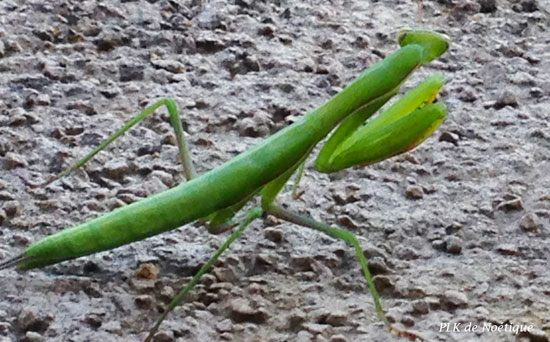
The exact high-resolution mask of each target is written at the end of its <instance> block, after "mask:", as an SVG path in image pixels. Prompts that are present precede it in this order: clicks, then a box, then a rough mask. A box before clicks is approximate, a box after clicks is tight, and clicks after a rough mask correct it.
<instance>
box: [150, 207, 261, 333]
mask: <svg viewBox="0 0 550 342" xmlns="http://www.w3.org/2000/svg"><path fill="white" fill-rule="evenodd" d="M262 213H263V210H262V208H260V207H256V208H254V209H252V210H250V211H249V212H248V213H247V215H246V217H245V219H244V220H243V221H242V222H241V224H240V225H239V227H238V228H237V229H235V230H234V231H233V233H231V235H230V236H229V238H228V239H227V240H226V241H225V242H224V244H223V245H221V246H220V247H219V248H218V249H217V250H216V252H215V253H214V255H212V256H211V257H210V259H208V261H207V262H206V263H205V264H204V265H203V266H202V267H201V268H200V270H199V271H198V272H197V273H196V274H195V275H194V276H193V278H191V280H190V281H189V282H188V283H187V284H186V285H185V286H184V287H183V289H181V290H180V292H179V293H178V294H177V295H176V296H175V297H174V298H173V299H172V301H171V302H170V304H168V307H167V308H166V310H165V311H164V313H163V314H162V316H160V317H159V319H158V320H157V321H156V322H155V325H154V326H153V328H151V330H149V334H148V335H147V337H146V338H145V341H144V342H150V341H152V339H153V337H154V335H155V334H156V332H157V331H158V328H159V327H160V325H161V324H162V322H163V321H164V319H165V318H166V316H168V314H169V313H170V312H171V311H172V310H174V308H175V307H177V306H178V305H179V304H180V303H181V301H182V300H183V298H184V296H185V295H186V294H187V293H188V292H189V291H191V290H192V289H193V287H194V286H195V285H196V284H197V282H198V281H199V279H200V277H201V276H202V275H203V274H204V273H206V272H208V270H209V269H210V268H211V267H212V265H214V263H215V262H216V260H218V258H219V257H220V256H221V255H222V254H223V252H225V250H226V249H228V248H229V246H230V245H231V244H232V243H233V242H234V241H235V240H237V239H238V238H239V237H240V236H241V235H242V234H243V232H244V231H245V229H246V228H247V227H248V226H249V225H250V224H251V223H252V221H254V220H255V219H257V218H258V217H260V216H261V215H262Z"/></svg>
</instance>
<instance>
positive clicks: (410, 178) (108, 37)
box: [0, 0, 550, 342]
mask: <svg viewBox="0 0 550 342" xmlns="http://www.w3.org/2000/svg"><path fill="white" fill-rule="evenodd" d="M549 12H550V3H549V2H548V0H517V1H516V0H514V1H512V0H480V1H473V0H470V1H458V0H448V1H436V2H435V1H434V2H432V1H423V10H422V18H419V16H418V15H417V1H412V0H406V1H402V0H400V1H386V0H385V1H360V0H356V1H352V0H346V1H340V0H335V1H290V0H278V1H260V0H256V1H255V0H231V1H200V0H192V1H189V0H170V1H169V0H158V1H157V0H148V1H145V0H134V1H132V0H126V1H117V0H105V1H89V0H84V1H76V0H56V1H53V0H50V1H44V0H28V1H25V0H2V1H1V2H0V225H1V230H0V259H4V258H7V257H10V256H14V255H16V254H18V253H20V252H21V251H23V249H24V248H25V246H27V245H29V244H30V243H32V242H33V241H37V240H39V239H41V238H43V237H44V236H46V235H48V234H51V233H54V232H58V231H59V230H61V229H62V228H64V227H69V226H73V225H76V224H77V223H79V222H82V221H85V220H87V219H90V218H92V217H95V216H97V215H100V214H101V213H105V212H108V211H110V210H112V209H114V208H117V207H120V206H123V205H125V204H127V203H131V202H134V201H136V200H139V199H140V198H144V197H147V196H149V195H151V194H153V193H156V192H159V191H162V190H165V189H168V188H170V187H173V186H174V185H175V184H178V183H179V182H182V181H183V177H182V173H181V166H180V164H179V162H178V156H177V148H176V146H175V144H174V137H173V134H172V130H171V127H170V124H169V120H168V116H167V114H166V113H165V112H163V111H162V110H161V111H160V113H159V114H156V115H153V116H152V117H150V118H148V119H147V120H145V122H144V123H143V124H141V125H140V126H138V127H137V128H135V129H133V130H132V131H131V132H130V133H128V134H127V135H126V136H125V137H124V138H122V139H120V140H118V141H116V142H115V143H114V144H113V145H112V147H109V148H108V149H106V150H105V151H104V152H101V153H100V154H99V155H98V156H97V157H96V158H95V159H93V160H92V161H90V162H89V163H88V164H87V165H86V166H85V167H84V168H83V169H82V170H80V171H77V172H74V173H72V174H71V175H69V176H67V177H65V178H63V179H62V180H60V181H57V182H55V183H53V184H51V185H49V186H47V187H45V188H38V189H31V188H28V187H26V186H25V184H24V183H23V182H22V180H21V179H20V177H24V178H25V179H28V180H29V181H31V182H40V181H44V180H46V179H48V177H50V176H51V175H53V174H55V173H57V172H59V171H61V170H62V169H63V168H64V167H67V166H68V165H70V164H71V163H72V162H74V161H75V160H77V159H78V158H79V157H81V156H83V155H84V154H86V153H87V152H88V151H90V150H91V148H92V147H93V146H95V145H97V144H98V143H99V142H100V141H101V140H102V139H105V138H106V137H107V136H109V134H110V133H112V132H113V131H114V130H115V129H116V128H117V127H119V126H121V125H122V124H123V122H125V121H127V120H129V119H130V118H131V117H132V116H133V115H135V113H137V112H138V111H139V110H140V109H141V108H144V106H146V105H147V104H151V103H153V101H155V100H156V99H159V98H162V97H166V96H170V97H173V98H174V99H176V101H177V103H178V105H179V106H180V108H181V111H182V114H183V122H184V128H185V131H186V132H187V133H188V137H189V138H188V139H189V144H190V147H191V150H192V155H193V158H194V160H195V161H196V162H197V165H198V171H199V172H201V173H202V172H205V171H206V170H210V169H212V168H215V167H216V166H218V165H220V164H222V163H223V162H225V161H227V160H229V159H231V158H232V157H234V156H235V155H236V154H238V153H240V152H242V151H244V150H246V149H247V148H249V147H250V146H252V145H254V144H255V143H257V142H259V141H261V140H262V139H263V138H264V137H266V136H268V135H270V134H272V133H274V132H276V131H277V130H279V129H281V128H282V127H285V126H287V125H289V124H291V123H292V122H294V121H295V120H296V119H297V118H299V117H300V116H302V115H303V114H304V113H306V112H307V111H308V110H311V109H313V108H315V107H316V106H319V105H321V104H322V103H324V102H325V101H326V100H327V99H329V98H330V97H331V96H332V95H334V94H335V93H337V92H338V91H339V90H340V89H342V88H343V87H344V86H345V85H346V84H347V83H349V82H350V81H351V80H353V79H354V77H356V76H357V75H358V74H359V73H360V72H361V71H362V70H363V69H364V68H366V67H367V66H369V65H371V64H372V63H374V62H376V61H378V60H380V59H381V58H382V57H383V56H384V55H386V54H388V53H390V52H392V51H394V50H395V49H396V43H395V41H394V34H395V32H396V31H397V30H398V29H399V28H401V27H403V26H424V27H428V28H432V29H437V30H439V31H441V32H445V33H447V34H448V35H449V36H450V37H451V38H452V40H453V45H452V47H451V49H450V50H449V51H448V52H447V53H446V54H445V55H444V56H443V57H442V58H439V59H438V60H437V61H434V62H433V63H431V64H430V65H429V66H428V67H426V68H424V69H422V70H421V71H419V72H418V73H416V74H415V75H414V76H413V77H412V79H411V80H410V81H409V82H408V83H407V84H406V85H405V86H404V88H410V87H411V86H412V85H414V84H416V83H418V82H419V81H420V80H421V79H423V78H424V77H426V76H427V75H429V74H430V73H433V72H436V71H437V72H441V73H443V74H445V77H446V79H447V84H446V86H445V88H444V91H443V92H442V95H441V100H443V101H445V102H446V103H447V105H448V107H449V109H450V115H449V118H448V119H447V121H446V122H445V123H444V124H443V125H442V126H441V128H440V129H439V130H438V131H437V132H436V133H435V134H434V135H433V137H431V138H430V139H428V140H427V141H426V142H425V143H424V144H423V145H421V146H420V147H419V148H417V149H416V150H414V151H412V152H410V153H407V154H405V155H401V156H398V157H396V158H393V159H391V160H387V161H384V162H382V163H379V164H377V165H375V166H371V167H368V168H354V169H350V170H347V171H343V172H339V173H336V174H333V175H324V174H320V173H317V172H315V171H314V170H313V167H312V165H311V161H309V163H308V165H307V168H306V174H305V177H304V179H303V182H302V189H303V190H304V194H303V195H302V196H301V197H300V198H299V199H298V200H293V199H292V198H291V196H290V195H289V194H288V191H286V190H285V193H284V194H283V195H281V196H280V198H279V202H280V203H283V204H284V205H286V206H288V207H291V208H293V210H295V211H298V212H301V213H303V214H308V215H311V216H313V217H314V218H317V219H320V220H323V221H325V222H328V223H334V224H339V225H341V226H344V227H346V228H348V229H350V230H352V231H353V232H354V233H355V234H357V235H358V236H359V237H360V239H361V243H362V245H363V248H364V251H365V255H366V256H367V257H369V258H370V266H371V269H372V271H373V273H374V274H376V275H377V278H376V283H377V285H378V288H379V290H380V292H381V294H382V301H383V304H384V306H385V308H386V309H387V312H388V316H389V317H390V319H391V320H392V321H394V322H395V325H396V326H398V327H401V328H406V329H409V330H411V331H415V332H418V333H419V334H421V335H422V336H424V337H425V338H426V340H428V341H523V342H527V341H532V342H535V341H536V342H544V341H548V340H549V336H550V291H549V289H550V274H549V267H548V265H549V262H550V241H549V240H550V238H549V237H550V234H549V233H550V232H549V229H550V190H549V189H550V177H549V176H548V172H550V152H549V151H550V150H549V149H550V131H549V120H550V44H549V43H550V34H549V29H548V27H549V25H550V14H549ZM449 13H450V14H449ZM419 20H422V21H423V22H422V23H421V24H419V22H418V21H419ZM224 238H225V235H221V236H212V235H209V234H207V232H206V230H205V229H204V227H201V226H200V225H187V226H185V227H182V228H180V229H177V230H175V231H173V232H169V233H165V234H162V235H159V236H156V237H153V238H150V239H148V240H146V241H142V242H138V243H134V244H131V245H128V246H125V247H121V248H118V249H116V250H114V251H109V252H103V253H100V254H97V255H93V256H89V257H84V258H80V259H77V260H73V261H69V262H64V263H61V264H59V265H55V266H50V267H45V268H43V269H38V270H33V271H28V272H21V271H16V270H13V269H10V270H3V271H0V341H1V342H7V341H74V342H83V341H106V342H107V341H140V340H142V339H143V338H144V336H145V332H146V331H147V329H148V328H149V327H150V326H151V324H152V322H153V320H154V319H155V318H157V317H158V314H159V312H160V311H161V310H162V307H163V306H164V305H165V304H166V303H167V301H168V300H169V299H170V298H171V297H172V296H173V295H174V293H175V292H176V291H177V290H178V289H179V288H180V286H181V285H182V284H183V283H184V282H185V281H186V280H188V279H189V277H190V276H191V275H192V274H193V273H194V272H195V271H196V270H197V269H198V268H199V267H200V265H201V264H202V263H204V262H205V260H207V258H208V257H209V256H210V255H211V254H212V253H213V251H214V250H215V248H216V247H217V246H219V245H220V244H221V243H222V242H223V241H224ZM442 323H449V324H450V328H449V329H450V330H452V329H453V328H454V324H455V323H460V325H458V326H457V327H458V328H459V330H460V331H459V332H449V331H447V330H446V329H443V331H442V329H441V324H442ZM468 324H471V326H473V325H478V326H479V328H478V330H477V331H474V332H469V331H467V330H468V329H467V326H468ZM519 325H523V326H529V325H531V326H532V329H530V331H528V332H522V333H518V334H515V333H514V332H513V331H512V332H510V331H504V330H505V329H506V327H507V326H508V327H514V326H519ZM489 326H494V327H493V328H492V329H497V331H492V332H491V331H487V330H486V328H487V327H489ZM498 326H500V327H501V330H502V331H500V332H499V331H498ZM482 328H485V329H482ZM393 340H398V338H397V337H394V336H392V335H390V334H389V333H388V332H387V330H386V329H385V328H384V327H383V325H382V323H381V321H380V319H379V318H378V317H377V316H376V312H375V310H374V308H373V305H372V299H371V296H370V294H369V293H368V290H367V288H366V286H365V284H364V280H363V278H362V276H361V273H360V268H359V266H358V264H357V262H356V260H355V258H354V254H353V251H352V249H351V248H350V247H349V246H348V245H346V244H344V243H343V242H340V241H336V240H334V239H332V238H328V237H326V236H323V235H320V234H318V233H316V232H313V231H309V230H307V229H305V228H300V227H297V226H295V225H292V224H288V223H283V222H280V221H278V220H276V219H273V218H271V217H267V218H265V219H263V220H258V221H256V222H255V223H254V224H253V225H252V226H251V228H250V229H249V230H248V231H247V232H246V234H245V235H244V236H243V237H242V238H241V239H240V240H239V241H237V242H236V243H235V244H234V245H233V246H232V248H231V251H230V252H228V253H227V254H225V255H224V256H223V258H222V260H221V261H220V262H218V264H217V265H216V267H215V268H214V270H213V271H212V272H211V273H210V274H209V275H207V276H205V277H204V278H203V280H202V281H201V283H200V285H199V286H198V287H197V289H196V290H195V291H194V292H193V294H192V295H190V296H189V298H188V300H187V302H186V304H184V305H182V306H181V307H179V308H178V309H177V310H176V311H175V312H174V313H173V314H171V315H170V316H169V318H168V319H167V320H166V322H165V323H164V324H163V325H162V327H161V330H160V332H159V333H158V334H157V335H156V337H155V341H156V342H165V341H166V342H170V341H243V342H244V341H247V342H248V341H250V342H252V341H254V342H256V341H296V342H305V341H316V342H325V341H330V342H346V341H347V342H352V341H393ZM402 340H405V339H402Z"/></svg>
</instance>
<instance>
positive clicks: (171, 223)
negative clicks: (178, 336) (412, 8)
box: [0, 29, 450, 342]
mask: <svg viewBox="0 0 550 342" xmlns="http://www.w3.org/2000/svg"><path fill="white" fill-rule="evenodd" d="M397 40H398V42H399V44H400V45H401V48H400V49H399V50H397V51H396V52H394V53H392V54H390V55H388V56H387V57H386V58H384V59H383V60H382V61H380V62H378V63H377V64H375V65H373V66H371V67H370V68H368V69H366V70H365V71H364V72H363V73H361V75H359V77H358V78H357V79H356V80H355V81H353V82H352V83H351V84H350V85H348V86H347V87H346V88H345V89H343V90H342V91H341V92H340V93H338V94H337V95H335V96H334V97H333V98H332V99H330V100H329V101H328V102H326V103H325V104H324V105H322V106H321V107H319V108H317V109H315V110H312V111H310V112H309V113H308V114H306V115H305V116H303V117H302V118H301V119H300V120H299V121H297V122H295V123H293V124H292V125H290V126H288V127H286V128H284V129H282V130H280V131H279V132H277V133H275V134H274V135H272V136H270V137H268V138H267V139H265V140H263V141H262V142H260V143H258V144H257V145H256V146H254V147H252V148H250V149H249V150H247V151H245V152H243V153H241V154H239V155H238V156H236V157H234V158H233V159H231V160H229V161H228V162H226V163H225V164H222V165H220V166H219V167H217V168H215V169H213V170H211V171H209V172H207V173H204V174H202V175H197V173H196V171H195V168H194V165H193V162H192V161H191V158H190V153H189V149H188V146H187V143H186V141H185V138H184V132H183V128H182V123H181V120H180V115H179V110H178V108H177V105H176V103H175V101H174V100H172V99H161V100H159V101H157V102H156V103H154V104H152V105H150V106H148V107H147V108H145V109H144V110H143V111H142V112H141V113H139V114H138V115H137V116H136V117H135V118H134V119H132V120H131V121H129V122H128V123H127V124H125V125H124V126H123V127H122V128H120V129H119V130H118V131H116V132H115V133H114V134H113V135H112V136H111V137H109V138H108V139H107V140H105V141H104V142H102V143H101V144H100V145H99V146H98V147H96V148H95V149H94V150H93V151H92V152H90V153H89V154H88V155H86V156H85V157H84V158H82V159H80V160H79V161H78V162H76V163H75V164H74V165H73V166H71V167H69V168H68V169H66V170H65V171H63V172H61V173H60V174H58V175H56V176H54V177H52V178H50V179H49V180H48V181H47V182H45V183H44V184H41V186H44V185H47V184H49V183H51V182H53V181H55V180H57V179H59V178H60V177H63V176H65V175H67V174H68V173H70V172H72V171H74V170H76V169H78V168H79V167H81V166H82V165H84V164H85V163H86V162H87V161H88V160H90V159H91V158H92V157H93V156H94V155H95V154H97V153H98V152H99V151H101V150H102V149H104V148H105V147H106V146H107V145H109V144H110V143H111V142H113V141H114V140H115V139H117V138H118V137H120V136H121V135H122V134H124V133H125V132H126V131H128V130H129V129H130V128H132V127H133V126H134V125H135V124H137V123H138V122H140V121H142V120H143V119H144V118H145V117H147V116H148V115H150V114H152V113H153V112H155V111H156V110H157V109H158V108H160V107H163V106H164V107H166V109H167V110H168V113H169V115H170V120H171V123H172V125H173V126H174V129H175V133H176V138H177V145H178V147H179V151H180V158H181V160H182V163H183V169H184V173H185V176H186V178H187V181H186V182H184V183H181V184H180V185H178V186H176V187H174V188H172V189H169V190H166V191H164V192H161V193H158V194H155V195H153V196H151V197H149V198H145V199H142V200H140V201H137V202H134V203H132V204H129V205H126V206H123V207H121V208H118V209H116V210H113V211H112V212H110V213H107V214H105V215H103V216H99V217H97V218H95V219H92V220H90V221H87V222H84V223H82V224H79V225H77V226H75V227H72V228H68V229H65V230H62V231H60V232H59V233H56V234H53V235H51V236H48V237H46V238H44V239H42V240H40V241H38V242H35V243H34V244H32V245H30V246H29V247H28V248H27V249H26V250H25V251H24V252H23V253H22V254H21V255H18V256H16V257H14V258H11V259H9V260H6V261H4V262H2V263H0V269H4V268H7V267H11V266H16V267H17V268H19V269H22V270H27V269H33V268H38V267H43V266H46V265H52V264H56V263H59V262H62V261H64V260H70V259H74V258H78V257H81V256H85V255H89V254H93V253H97V252H101V251H105V250H110V249H113V248H116V247H119V246H122V245H125V244H128V243H131V242H134V241H139V240H142V239H145V238H147V237H150V236H153V235H156V234H160V233H162V232H165V231H168V230H172V229H175V228H178V227H181V226H183V225H185V224H187V223H190V222H193V221H197V220H199V221H201V222H204V223H206V224H207V226H208V230H209V231H210V232H212V233H221V232H225V231H229V230H232V233H231V234H230V236H229V237H228V239H227V240H226V241H225V243H223V245H222V246H221V247H219V248H218V249H217V251H216V252H215V254H214V255H213V256H212V257H211V258H210V259H209V260H208V261H207V262H206V263H205V264H204V265H203V266H202V267H201V269H200V270H199V271H198V272H197V274H196V275H195V276H194V277H193V278H192V279H191V280H190V282H189V283H187V284H186V286H185V287H184V288H183V289H182V290H181V291H180V292H179V293H178V295H177V296H176V297H174V299H173V300H172V301H171V302H170V304H169V305H168V307H167V308H166V310H165V311H164V313H163V314H162V316H161V317H160V318H159V319H158V320H157V321H156V323H155V325H154V326H153V328H151V330H150V331H149V334H148V336H147V337H146V339H145V342H149V341H151V340H152V338H153V336H154V335H155V333H156V332H157V330H158V328H159V327H160V325H161V323H162V322H163V320H164V319H165V318H166V316H167V315H168V314H169V313H170V311H172V310H173V309H174V308H175V307H176V306H177V305H178V304H179V303H180V302H181V301H182V299H183V297H184V296H185V294H187V293H188V292H189V291H190V290H191V289H192V288H193V287H194V286H195V285H196V284H197V282H198V281H199V279H200V277H201V276H202V275H203V274H204V273H206V272H207V271H208V270H209V268H210V267H211V266H212V265H213V264H214V263H215V261H216V260H217V259H218V258H219V256H220V255H221V254H223V253H224V252H225V251H226V249H227V248H228V247H229V246H230V245H231V243H233V242H234V241H235V240H236V239H237V238H238V237H239V236H241V235H242V234H243V232H244V230H245V229H246V228H247V227H248V226H249V225H250V224H251V223H252V222H253V221H254V220H256V219H258V218H260V217H261V216H262V215H272V216H274V217H277V218H279V219H282V220H285V221H288V222H291V223H294V224H297V225H301V226H304V227H308V228H311V229H314V230H317V231H320V232H322V233H325V234H327V235H329V236H331V237H333V238H337V239H341V240H344V241H346V242H347V243H349V244H351V245H352V246H353V248H354V250H355V253H356V256H357V258H358V260H359V263H360V265H361V268H362V271H363V275H364V277H365V280H366V283H367V285H368V288H369V290H370V293H371V295H372V297H373V300H374V305H375V308H376V311H377V313H378V315H379V316H380V318H381V320H382V321H383V322H384V324H385V326H386V327H387V328H388V329H389V330H390V331H391V332H393V333H396V334H397V335H399V336H405V337H409V338H411V339H417V338H420V337H419V336H418V335H416V334H414V333H410V332H407V331H402V330H399V329H397V328H395V327H393V326H392V325H391V324H390V322H389V321H388V319H387V318H386V315H385V313H384V310H383V308H382V304H381V302H380V298H379V295H378V293H377V291H376V288H375V286H374V282H373V279H372V276H371V274H370V272H369V269H368V266H367V260H366V258H365V256H364V255H363V251H362V249H361V246H360V244H359V242H358V240H357V239H356V238H355V236H354V235H353V234H351V233H350V232H349V231H346V230H344V229H341V228H338V227H335V226H330V225H328V224H325V223H322V222H318V221H315V220H313V219H312V218H309V217H306V216H303V215H300V214H297V213H294V212H292V211H290V210H287V209H285V208H283V207H281V206H279V205H277V204H276V203H275V199H276V197H277V195H278V194H279V193H280V192H281V190H282V189H283V187H284V185H285V184H286V183H287V182H288V180H289V179H290V177H291V176H292V175H293V174H295V173H297V180H296V183H297V182H299V179H300V177H301V174H302V172H303V165H304V163H305V161H306V159H307V157H308V156H309V155H310V154H311V153H312V151H313V149H314V148H315V146H316V145H317V144H318V143H319V142H321V141H322V140H323V139H325V137H326V136H327V135H329V134H330V133H331V132H332V131H334V133H333V134H332V135H331V137H330V138H329V139H328V141H327V142H326V143H325V145H324V146H323V147H322V148H321V151H320V153H319V155H318V157H317V159H316V161H315V169H316V170H317V171H319V172H323V173H332V172H336V171H339V170H342V169H346V168H349V167H353V166H356V165H369V164H373V163H376V162H379V161H381V160H384V159H387V158H389V157H392V156H395V155H397V154H400V153H403V152H406V151H409V150H411V149H413V148H415V147H416V146H418V145H419V144H420V143H422V142H423V141H424V140H425V139H426V138H428V137H429V136H430V135H431V134H432V133H433V132H434V131H435V130H436V129H437V127H439V125H440V124H441V123H442V122H443V121H444V119H445V118H446V116H447V109H446V107H445V105H444V104H443V103H438V102H435V99H436V96H437V94H438V91H439V89H440V88H441V87H442V86H443V83H444V80H443V77H442V76H441V75H433V76H431V77H429V78H427V79H426V80H425V81H423V82H422V83H421V84H419V85H418V86H417V87H416V88H414V89H412V90H411V91H409V92H408V93H406V94H405V95H403V97H402V98H401V99H400V100H398V101H397V102H395V103H394V104H393V105H392V106H391V107H389V108H388V109H387V110H385V111H384V112H383V113H381V114H380V115H379V116H377V117H376V118H375V119H373V120H370V121H368V122H367V123H365V122H366V121H367V119H369V118H370V117H371V116H372V115H373V114H374V113H376V112H377V111H378V110H379V109H380V108H381V107H382V106H383V105H384V104H385V103H386V102H387V101H388V100H390V99H391V98H392V97H393V96H394V95H396V94H397V93H398V91H399V88H400V86H401V85H402V84H403V83H404V82H405V81H406V79H407V78H408V77H409V76H410V75H411V74H412V73H413V72H414V71H415V70H417V69H418V68H419V67H420V66H422V65H425V64H427V63H429V62H430V61H431V60H433V59H435V58H437V57H439V56H440V55H441V54H443V53H444V52H445V51H446V50H447V49H448V47H449V44H450V39H449V38H448V37H447V36H445V35H443V34H440V33H436V32H431V31H426V30H413V29H403V30H401V31H400V32H399V33H398V35H397ZM29 185H30V186H36V185H32V184H29ZM254 197H260V204H259V205H257V206H256V207H253V208H252V209H249V210H248V211H247V212H246V213H245V214H244V215H243V216H238V215H237V214H238V213H239V212H240V211H241V209H242V208H244V207H245V206H246V205H247V203H249V202H251V200H252V199H253V198H254Z"/></svg>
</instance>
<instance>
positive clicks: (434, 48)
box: [397, 27, 451, 64]
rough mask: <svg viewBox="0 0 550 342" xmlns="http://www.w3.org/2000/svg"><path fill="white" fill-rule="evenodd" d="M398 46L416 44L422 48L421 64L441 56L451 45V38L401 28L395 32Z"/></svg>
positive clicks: (436, 33) (425, 31) (439, 34)
mask: <svg viewBox="0 0 550 342" xmlns="http://www.w3.org/2000/svg"><path fill="white" fill-rule="evenodd" d="M397 41H398V42H399V45H401V46H405V45H409V44H417V45H420V46H422V48H424V55H423V61H422V63H423V64H427V63H429V62H430V61H432V60H433V59H435V58H437V57H439V56H441V55H442V54H443V53H444V52H445V51H447V49H448V48H449V45H450V44H451V38H449V36H447V35H446V34H443V33H438V32H434V31H428V30H419V29H411V28H408V27H407V28H402V29H401V30H399V32H397Z"/></svg>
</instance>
